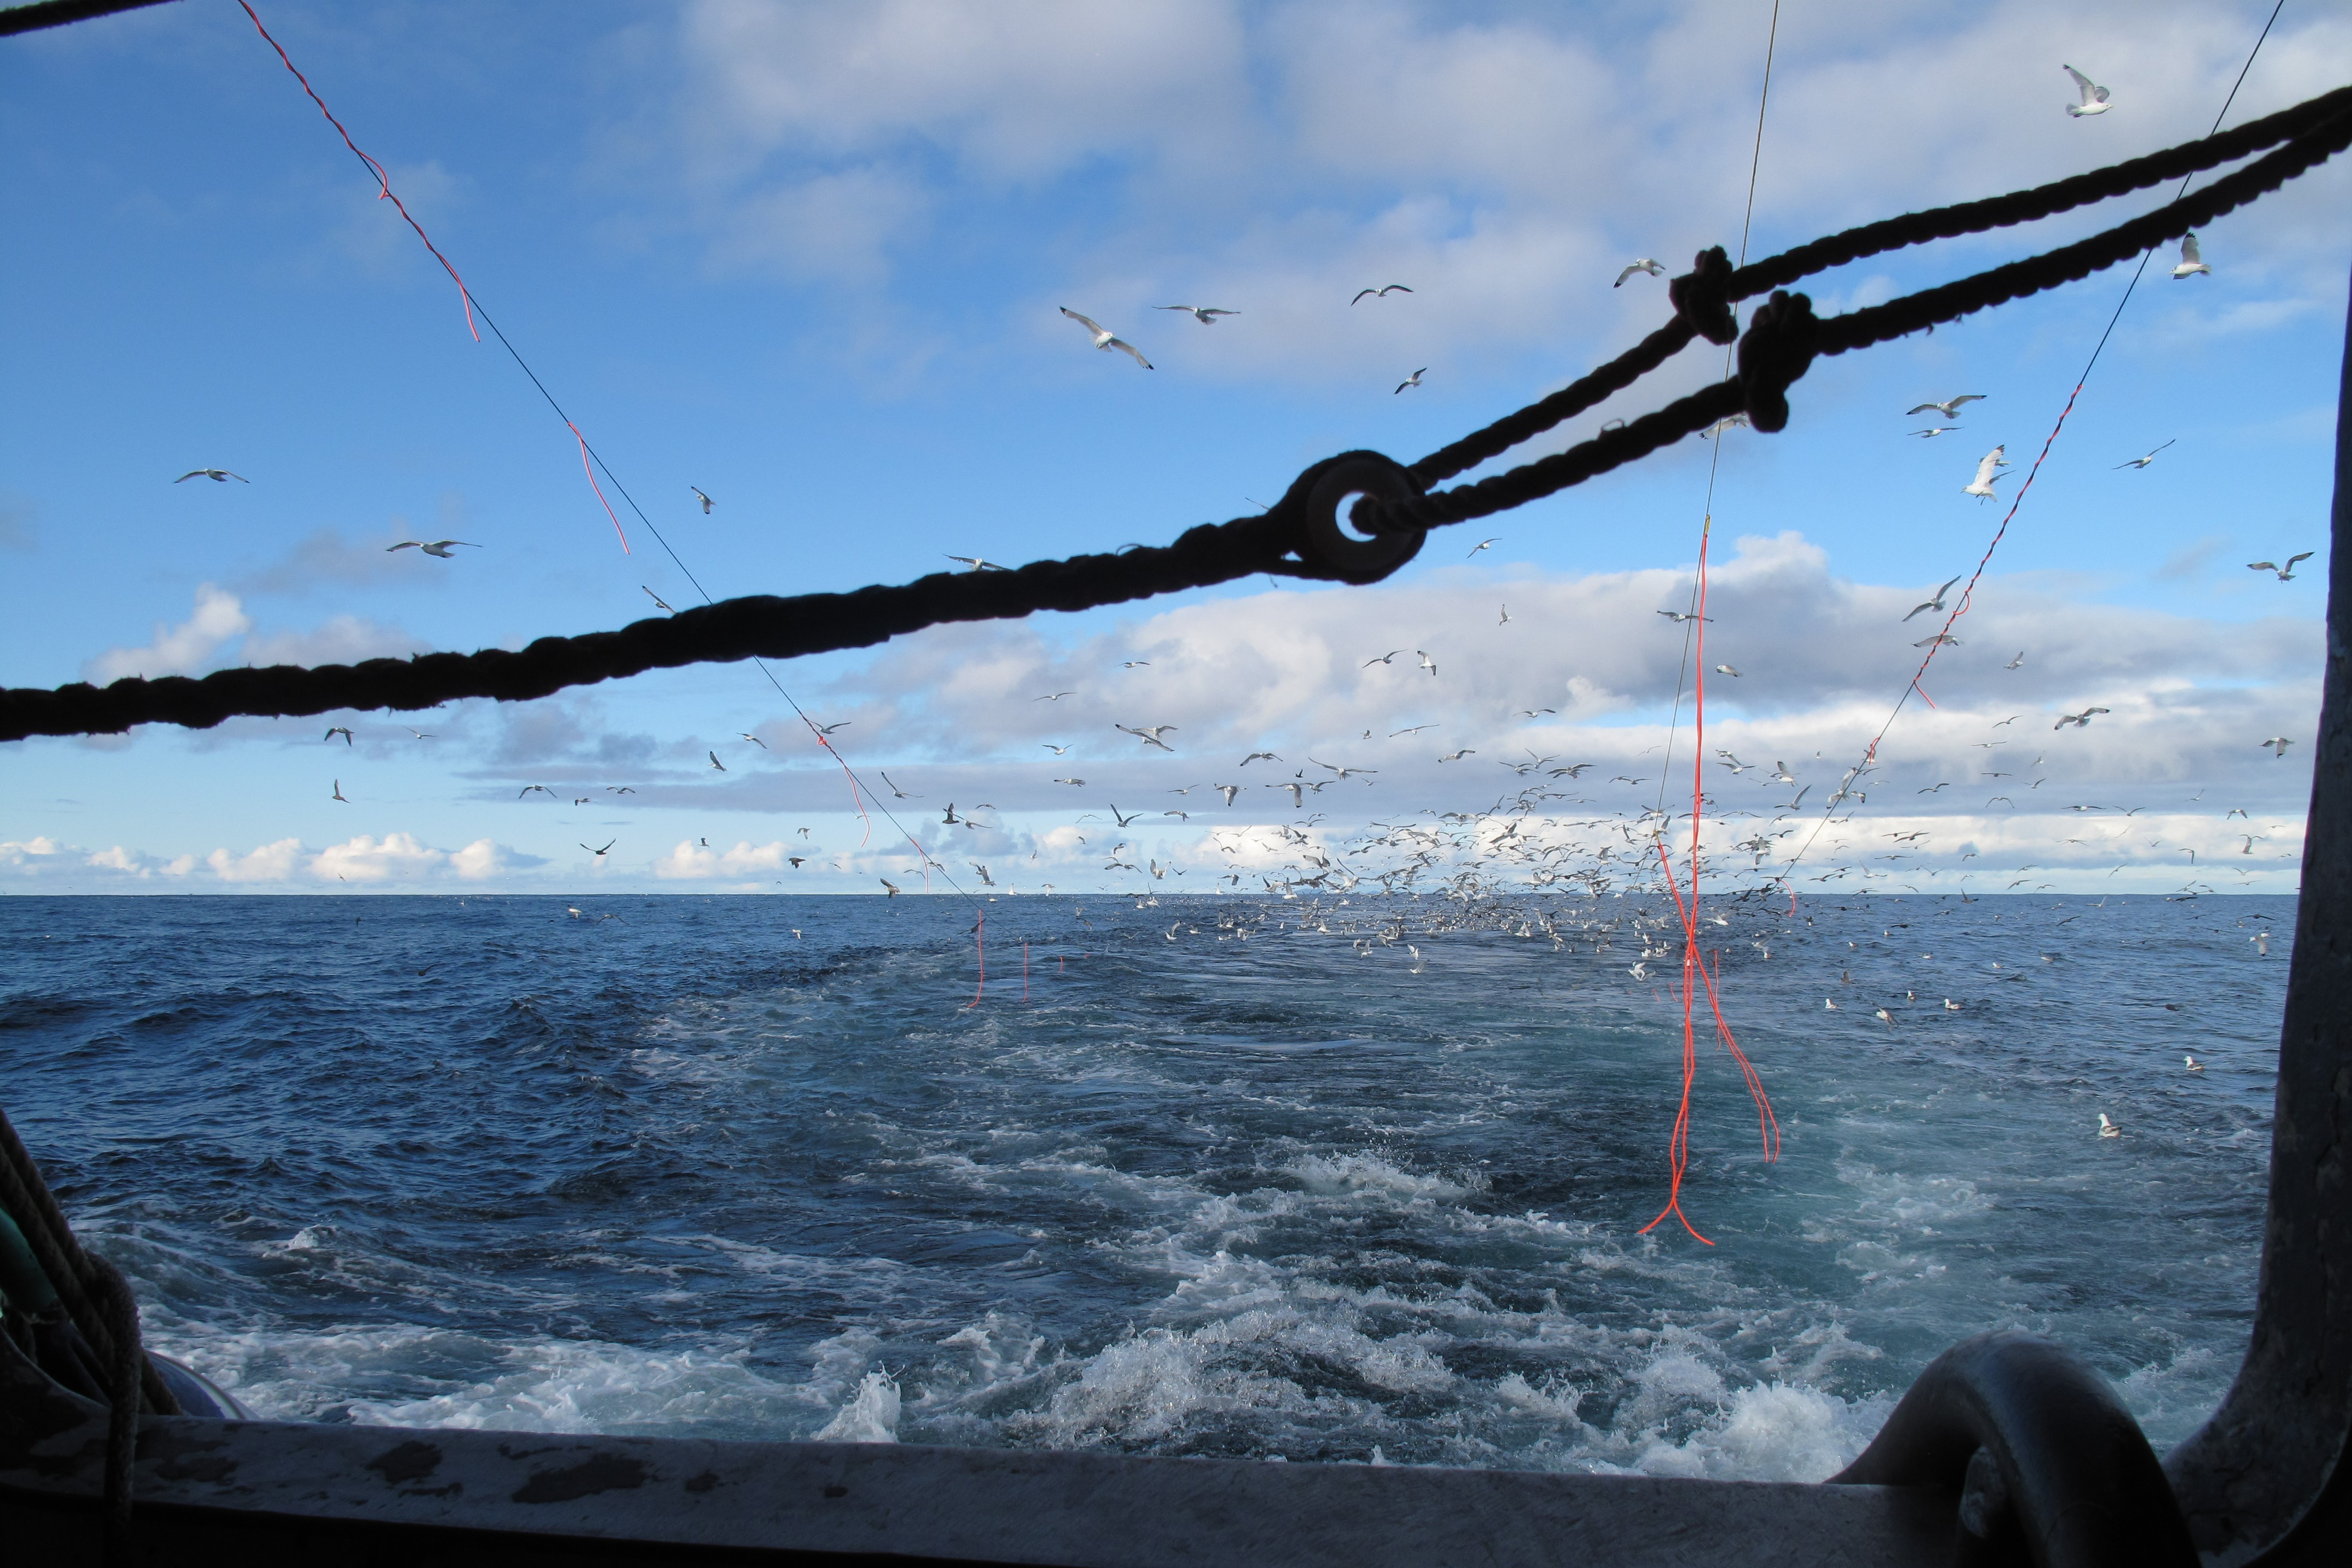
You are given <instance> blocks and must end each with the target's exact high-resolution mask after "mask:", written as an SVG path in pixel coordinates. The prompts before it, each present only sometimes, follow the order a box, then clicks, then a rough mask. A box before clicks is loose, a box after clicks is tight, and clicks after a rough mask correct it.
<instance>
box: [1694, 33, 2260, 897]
mask: <svg viewBox="0 0 2352 1568" xmlns="http://www.w3.org/2000/svg"><path fill="white" fill-rule="evenodd" d="M2280 3H2281V4H2282V5H2284V3H2285V0H2280ZM1778 47H1780V0H1772V27H1771V31H1770V32H1769V33H1767V34H1766V35H1765V38H1764V90H1763V91H1762V92H1761V93H1759V94H1758V95H1757V99H1756V144H1755V146H1754V147H1753V148H1752V149H1751V150H1750V151H1749V153H1748V210H1747V211H1746V212H1744V213H1742V214H1741V215H1740V218H1739V265H1740V266H1742V267H1745V266H1747V265H1748V231H1749V230H1750V229H1751V228H1752V227H1753V226H1755V222H1756V174H1757V171H1758V170H1759V169H1761V168H1762V167H1763V166H1764V110H1765V109H1766V108H1767V107H1768V106H1769V105H1770V103H1771V101H1772V55H1773V51H1774V50H1775V49H1777V48H1778ZM1737 348H1738V342H1737V340H1735V341H1734V342H1730V343H1727V344H1725V345H1724V350H1723V374H1724V379H1726V380H1729V379H1730V377H1731V355H1732V352H1733V351H1734V350H1735V349H1737ZM1725 433H1726V432H1725V429H1724V427H1723V426H1717V428H1716V432H1715V451H1714V452H1713V454H1712V455H1710V456H1709V457H1708V458H1707V460H1706V506H1705V507H1703V508H1702V509H1701V512H1700V515H1701V518H1702V521H1700V523H1699V531H1698V538H1699V552H1700V554H1701V555H1702V556H1704V555H1705V554H1706V540H1707V535H1708V533H1709V532H1710V531H1712V530H1713V529H1714V527H1715V475H1716V469H1717V468H1719V467H1721V466H1722V463H1723V437H1724V435H1725ZM1698 596H1699V585H1698V580H1697V579H1696V577H1693V578H1692V580H1691V603H1692V605H1693V606H1694V609H1693V611H1692V613H1693V614H1694V615H1696V604H1697V602H1698ZM1698 629H1699V623H1698V622H1697V621H1696V619H1688V620H1685V621H1684V622H1683V658H1682V663H1681V665H1680V666H1679V667H1677V668H1676V669H1675V709H1674V714H1673V716H1672V717H1671V718H1669V719H1668V720H1667V721H1666V755H1665V760H1664V762H1662V763H1660V764H1659V767H1658V805H1657V811H1658V815H1659V816H1664V815H1665V812H1666V781H1667V780H1669V779H1671V778H1672V777H1673V776H1674V772H1675V736H1676V735H1677V734H1679V733H1680V732H1681V730H1682V720H1683V689H1684V686H1685V682H1687V681H1688V680H1689V679H1690V677H1691V641H1692V635H1693V634H1694V633H1696V632H1697V631H1698ZM1698 641H1699V646H1700V647H1702V648H1704V647H1706V638H1705V637H1703V636H1702V637H1699V639H1698ZM1699 684H1700V685H1701V686H1702V687H1704V686H1705V685H1706V677H1705V676H1704V675H1702V676H1701V677H1700V679H1699ZM1692 809H1693V810H1696V809H1697V808H1696V807H1693V808H1692ZM1691 874H1692V876H1693V877H1694V878H1696V876H1697V874H1698V873H1697V868H1696V867H1693V868H1692V873H1691ZM1693 885H1694V887H1696V882H1694V884H1693Z"/></svg>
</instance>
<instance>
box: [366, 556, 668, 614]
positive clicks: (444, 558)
mask: <svg viewBox="0 0 2352 1568" xmlns="http://www.w3.org/2000/svg"><path fill="white" fill-rule="evenodd" d="M453 544H463V545H465V547H466V548H467V549H468V550H479V549H480V548H481V546H480V545H478V544H476V543H473V542H471V541H468V540H464V539H436V540H433V541H430V542H426V541H423V540H415V539H404V540H402V541H401V542H399V543H397V544H392V545H386V546H385V547H384V553H385V554H386V555H389V554H391V553H392V552H394V551H395V550H422V551H423V552H425V554H427V555H438V556H439V557H441V558H442V559H443V560H444V561H446V560H448V559H449V547H450V546H451V545H453ZM656 603H659V601H658V600H656ZM664 608H667V605H665V606H664Z"/></svg>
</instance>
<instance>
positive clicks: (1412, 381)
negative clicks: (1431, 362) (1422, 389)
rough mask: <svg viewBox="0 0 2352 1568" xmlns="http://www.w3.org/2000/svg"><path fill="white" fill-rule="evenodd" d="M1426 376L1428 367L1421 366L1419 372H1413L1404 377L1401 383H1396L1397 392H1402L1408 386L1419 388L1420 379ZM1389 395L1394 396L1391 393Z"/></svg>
mask: <svg viewBox="0 0 2352 1568" xmlns="http://www.w3.org/2000/svg"><path fill="white" fill-rule="evenodd" d="M1427 374H1429V367H1428V366H1427V365H1423V366H1422V367H1421V368H1420V369H1419V370H1417V371H1414V372H1413V373H1412V374H1411V375H1409V376H1406V377H1405V378H1404V379H1403V380H1402V381H1400V382H1398V383H1397V391H1398V392H1402V391H1403V390H1404V389H1405V388H1406V387H1408V386H1419V385H1420V384H1421V378H1422V377H1423V376H1424V375H1427ZM1393 395H1395V394H1393V393H1391V396H1393Z"/></svg>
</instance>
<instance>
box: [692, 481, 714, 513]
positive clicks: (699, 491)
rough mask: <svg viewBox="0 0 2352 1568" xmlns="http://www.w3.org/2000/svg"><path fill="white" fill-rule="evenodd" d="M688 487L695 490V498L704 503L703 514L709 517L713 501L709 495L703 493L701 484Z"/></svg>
mask: <svg viewBox="0 0 2352 1568" xmlns="http://www.w3.org/2000/svg"><path fill="white" fill-rule="evenodd" d="M686 488H687V489H690V490H692V491H693V492H694V499H695V500H698V501H700V502H701V503H702V515H703V516H705V517H709V515H710V508H711V505H712V502H711V500H710V498H709V496H707V495H704V494H703V493H702V487H700V486H699V485H688V486H687V487H686Z"/></svg>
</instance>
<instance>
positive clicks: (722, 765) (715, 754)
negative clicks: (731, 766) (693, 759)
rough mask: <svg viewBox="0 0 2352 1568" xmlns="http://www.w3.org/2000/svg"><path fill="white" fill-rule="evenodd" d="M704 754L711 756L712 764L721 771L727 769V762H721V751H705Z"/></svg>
mask: <svg viewBox="0 0 2352 1568" xmlns="http://www.w3.org/2000/svg"><path fill="white" fill-rule="evenodd" d="M703 755H705V756H707V757H709V759H710V765H711V766H712V767H714V768H717V769H718V770H719V772H720V773H725V772H726V771H727V764H726V763H722V762H720V761H719V753H718V752H704V753H703Z"/></svg>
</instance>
